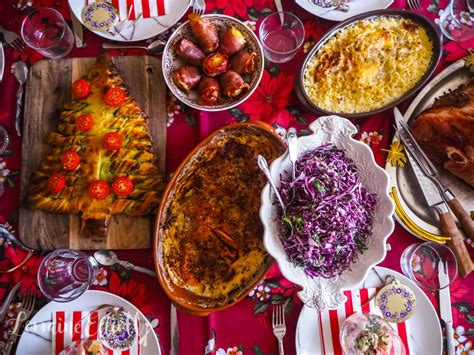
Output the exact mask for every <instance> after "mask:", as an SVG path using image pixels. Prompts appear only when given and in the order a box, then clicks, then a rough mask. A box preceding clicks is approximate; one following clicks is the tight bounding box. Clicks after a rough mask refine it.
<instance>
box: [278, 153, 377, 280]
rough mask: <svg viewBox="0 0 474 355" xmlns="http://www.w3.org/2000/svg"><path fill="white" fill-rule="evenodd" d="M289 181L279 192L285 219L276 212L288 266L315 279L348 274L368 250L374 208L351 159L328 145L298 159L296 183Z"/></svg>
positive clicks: (282, 183)
mask: <svg viewBox="0 0 474 355" xmlns="http://www.w3.org/2000/svg"><path fill="white" fill-rule="evenodd" d="M286 173H288V172H286ZM286 175H288V177H287V178H281V183H280V188H279V192H280V194H281V197H282V199H283V202H284V204H285V206H286V216H285V215H284V214H283V211H282V209H281V207H279V205H278V207H277V208H279V210H278V213H279V216H280V218H279V219H278V221H279V226H280V230H281V234H280V239H281V241H282V244H283V247H284V249H285V251H286V253H287V255H288V258H289V260H290V261H291V262H292V263H293V264H294V265H296V266H300V267H303V268H304V271H305V272H306V274H308V275H309V276H311V277H323V278H331V277H334V276H336V275H340V274H341V273H342V272H344V271H346V270H348V269H350V264H351V263H352V262H354V261H355V260H356V259H357V257H358V256H359V255H360V254H362V253H363V252H364V251H365V250H366V249H367V242H368V237H369V235H370V234H371V232H372V219H373V212H374V207H375V204H376V200H375V195H373V194H370V193H369V192H368V191H367V190H366V189H365V187H363V186H362V184H361V182H360V179H359V176H358V172H357V168H356V166H355V165H354V162H353V161H352V159H350V158H348V157H346V155H345V153H344V151H343V150H340V149H338V148H337V147H336V146H333V145H332V144H326V145H323V146H320V147H318V148H317V149H315V150H313V151H310V152H308V153H306V154H305V155H304V156H302V157H300V158H299V159H298V161H297V162H296V179H295V180H294V181H292V180H293V179H292V176H291V173H290V174H286ZM293 189H294V190H295V191H294V192H293ZM293 194H294V195H293Z"/></svg>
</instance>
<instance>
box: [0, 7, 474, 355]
mask: <svg viewBox="0 0 474 355" xmlns="http://www.w3.org/2000/svg"><path fill="white" fill-rule="evenodd" d="M14 1H15V0H6V1H5V0H4V1H1V2H0V24H1V25H3V26H4V27H5V28H7V29H9V30H13V31H15V32H17V33H19V27H20V24H21V22H22V19H23V17H24V15H25V11H20V10H17V9H16V2H14ZM446 2H447V1H443V0H439V1H438V0H431V1H427V0H424V1H422V4H423V9H422V10H420V12H421V13H423V14H425V15H427V16H429V17H430V18H431V19H433V20H435V19H436V18H437V13H438V11H439V7H440V6H441V8H443V7H444V6H445V5H446ZM206 5H207V10H206V12H207V13H209V12H219V13H225V14H226V15H230V16H234V17H236V18H239V19H242V20H244V21H247V24H248V25H249V26H250V27H252V28H253V29H254V30H255V29H256V28H258V26H259V23H260V21H261V20H262V19H263V18H264V16H265V14H267V13H268V12H270V11H274V10H275V5H274V3H273V0H233V1H231V0H207V1H206ZM36 6H50V7H55V8H57V9H59V10H60V11H61V13H62V14H63V15H64V17H65V18H66V19H68V20H69V19H70V14H69V10H68V7H67V1H66V0H35V1H34V3H33V7H36ZM283 7H284V9H285V10H286V11H292V12H294V13H296V14H297V15H298V16H299V17H300V18H301V19H302V20H303V22H304V26H305V30H306V40H305V43H304V46H303V47H302V48H301V50H300V51H299V53H298V54H297V56H296V57H295V58H294V60H292V61H291V62H289V63H285V64H281V65H277V64H270V65H269V66H268V67H267V68H266V70H265V72H264V75H263V79H262V81H261V83H260V86H259V88H258V89H257V90H256V92H255V93H254V94H253V95H252V96H251V98H249V99H248V100H247V101H246V102H245V103H244V104H242V105H240V106H239V107H238V109H234V110H231V111H229V112H224V113H218V114H216V113H205V112H197V111H194V110H191V109H189V108H186V107H185V106H184V105H183V104H180V103H179V102H178V101H176V98H174V97H172V96H169V97H168V110H167V111H168V132H167V134H168V140H167V152H168V155H167V161H166V166H167V172H168V173H171V172H172V171H173V170H174V169H175V167H176V166H177V165H178V164H179V162H180V161H181V159H183V157H184V156H185V155H186V154H187V153H188V152H189V151H190V150H191V149H192V148H193V147H194V146H195V145H196V144H197V143H198V142H199V141H200V140H202V139H203V138H204V137H206V136H207V135H208V134H209V133H210V132H212V131H213V130H215V129H216V128H219V127H221V126H223V125H226V124H230V123H233V122H239V121H246V120H263V121H266V122H268V123H270V124H272V125H273V126H274V127H275V128H276V129H277V130H278V131H280V132H281V133H282V134H283V133H284V132H285V130H286V129H287V128H288V127H289V126H295V127H297V128H298V130H299V131H300V132H302V131H303V133H304V130H305V129H306V128H307V126H308V123H311V122H312V121H313V120H314V119H316V116H315V115H314V114H311V113H308V112H305V111H304V110H303V109H302V108H301V105H300V104H299V102H298V101H297V99H296V97H295V95H294V92H293V82H294V80H295V76H296V75H297V72H298V70H299V67H300V64H301V62H302V61H303V59H304V56H305V53H307V52H308V50H309V49H310V48H311V46H312V44H314V43H315V41H317V40H318V38H319V37H321V35H322V34H323V33H324V32H325V31H326V30H327V29H328V28H330V27H331V26H332V25H334V23H332V22H330V21H326V20H322V19H319V18H317V17H315V16H313V15H311V14H309V13H307V12H305V11H304V10H302V9H300V8H299V7H298V6H297V5H296V4H294V2H293V1H291V0H283ZM391 7H392V8H399V9H400V8H401V9H405V8H407V4H406V1H405V0H395V1H394V3H393V4H392V5H391ZM85 41H86V42H87V47H86V48H83V49H77V48H74V49H73V50H72V52H71V53H70V55H69V56H70V57H83V56H97V55H98V54H99V53H100V51H101V45H102V43H103V41H104V40H103V39H102V38H101V37H98V36H96V35H94V34H93V33H91V32H89V31H85ZM470 47H471V43H469V42H464V43H455V42H447V43H445V45H444V56H443V59H442V61H441V63H440V67H439V68H438V70H440V69H441V68H442V67H445V66H446V65H449V64H450V62H452V61H454V60H456V59H458V58H460V57H462V56H464V55H466V54H467V52H468V48H470ZM111 54H112V55H145V54H146V53H145V52H144V51H141V50H128V51H125V50H124V51H119V50H115V51H111ZM39 59H41V56H40V55H39V54H37V53H36V52H34V51H31V50H28V51H27V52H25V53H20V52H15V51H12V50H11V49H7V50H6V66H5V68H6V73H5V76H4V78H3V81H2V82H1V83H0V124H2V125H4V126H5V127H7V128H8V131H9V133H10V137H11V139H12V143H11V145H10V147H9V151H10V153H11V154H9V155H7V156H5V157H3V164H5V163H6V166H4V169H9V176H8V177H7V180H8V181H7V183H8V184H7V187H6V191H5V194H4V195H3V196H2V197H0V223H3V224H8V225H9V226H11V228H13V229H14V230H15V229H16V221H17V212H18V206H19V178H18V175H15V174H17V173H18V172H19V170H20V168H21V166H20V162H21V159H20V157H21V154H22V152H21V141H20V139H19V138H18V137H17V136H16V134H15V130H14V117H15V92H16V89H17V86H18V84H17V82H16V80H15V78H14V77H13V75H11V74H10V72H9V68H10V66H11V64H12V63H13V62H15V61H18V60H23V61H25V62H27V63H29V64H33V63H34V62H36V61H37V60H39ZM406 105H407V103H405V105H402V108H403V107H405V108H406ZM24 120H28V117H24ZM354 123H356V124H357V125H358V126H359V135H358V137H359V138H360V139H361V140H363V141H364V142H365V143H367V144H368V145H370V147H371V148H372V150H373V152H374V154H375V157H376V160H377V163H378V164H380V165H381V166H384V164H385V159H386V155H387V152H386V151H385V150H384V149H387V148H388V147H389V145H390V142H391V139H392V136H393V129H392V124H393V115H392V112H391V111H388V112H385V113H381V114H378V115H374V116H371V117H367V118H364V119H360V120H357V121H354ZM24 154H27V152H25V153H24ZM3 172H6V171H5V170H4V171H3ZM415 242H419V240H418V239H416V238H415V237H413V236H412V235H410V234H409V233H408V232H406V231H405V230H404V229H403V228H402V227H401V226H399V225H397V226H396V228H395V231H394V233H393V235H392V236H391V237H390V238H389V243H390V245H391V247H392V250H391V251H390V252H389V253H388V255H387V258H386V259H385V261H384V262H382V263H381V265H382V266H386V267H389V268H392V269H394V270H397V271H400V262H399V259H400V255H401V253H402V251H403V250H404V248H405V247H406V246H408V245H410V244H411V243H415ZM1 244H2V243H0V245H1ZM469 248H470V249H471V251H472V248H471V247H470V246H469ZM118 255H119V257H120V258H123V259H125V260H130V261H131V262H134V263H136V264H139V265H142V266H146V267H149V268H152V267H153V261H152V251H151V250H134V251H118ZM23 257H24V251H22V250H21V249H19V248H13V247H11V246H9V245H8V244H7V243H3V245H2V249H1V252H0V270H2V269H3V270H5V269H8V268H10V267H11V266H12V265H16V264H18V263H19V262H20V261H21V260H23ZM40 260H41V256H40V255H39V254H37V255H35V256H34V257H33V258H32V259H30V260H29V261H28V263H27V264H26V265H25V266H24V267H22V268H20V269H18V270H16V271H15V272H13V273H8V274H0V300H1V299H3V297H4V295H5V292H6V290H7V289H8V288H9V287H11V285H12V284H13V283H14V282H15V281H17V280H19V279H21V280H22V281H23V283H22V288H21V291H22V293H24V292H25V291H26V289H27V288H33V289H36V278H35V275H36V270H37V268H38V264H39V262H40ZM96 284H97V285H95V286H94V287H95V288H97V289H105V290H108V291H109V292H112V293H115V294H117V295H120V296H122V297H124V298H126V299H128V300H129V301H131V302H132V303H133V304H135V305H136V306H138V307H139V308H140V309H141V310H142V311H143V313H144V314H145V315H146V316H147V317H149V319H150V320H156V321H155V322H153V323H154V324H155V325H156V328H155V331H156V332H157V334H158V336H159V339H160V345H161V348H162V350H163V353H164V354H167V353H169V351H170V302H169V300H168V298H167V297H166V296H165V294H164V293H163V291H162V290H161V288H160V286H159V284H158V282H157V281H155V280H151V279H150V278H149V277H148V276H144V275H141V274H138V273H135V272H132V273H130V272H128V271H126V270H124V269H122V268H120V267H113V268H102V269H101V272H100V274H99V277H98V279H97V281H96ZM473 284H474V276H473V275H471V276H469V277H468V278H466V279H464V280H459V279H458V280H457V281H456V282H455V284H454V285H453V286H452V287H451V294H452V302H453V316H454V324H455V327H456V330H455V338H456V346H457V354H467V353H469V354H471V353H474V351H470V349H471V348H472V341H473V340H474V308H473V307H474V292H473V291H474V286H472V285H473ZM297 291H298V287H297V286H295V285H293V284H292V283H291V282H289V281H287V280H285V279H284V278H283V277H282V276H281V274H280V272H279V270H278V267H277V265H276V264H275V265H274V267H273V268H272V269H271V271H270V272H269V273H268V274H267V276H266V277H265V279H264V281H262V283H261V284H260V285H258V286H257V287H256V289H255V290H253V291H252V292H250V293H249V296H248V297H247V298H246V299H244V300H243V301H241V302H240V303H238V304H237V305H235V306H233V307H231V308H229V309H227V310H224V311H221V312H217V313H214V314H212V315H210V316H208V317H193V316H189V315H186V314H183V313H180V312H178V313H179V314H178V321H179V331H180V338H179V339H180V341H179V347H180V353H181V354H202V353H203V352H204V353H214V352H216V353H217V354H226V353H227V354H234V353H239V352H244V351H245V352H247V353H252V352H253V353H254V354H269V353H274V354H275V353H277V351H278V350H277V349H278V348H277V342H276V339H275V338H274V336H273V334H272V329H271V305H272V304H278V303H287V304H288V312H287V315H286V320H287V329H288V331H287V334H286V336H285V340H284V341H285V349H286V352H287V353H288V354H292V353H295V329H296V323H297V319H298V315H299V313H300V310H301V307H302V304H301V301H299V299H298V297H297V296H296V293H297ZM430 297H431V298H432V299H433V302H434V303H435V304H436V302H437V301H436V297H433V295H430ZM44 302H45V300H44V299H43V300H41V301H40V302H38V304H37V305H38V307H39V306H41V305H42V304H43V303H44ZM471 304H472V305H473V306H471ZM13 316H14V308H12V311H11V312H10V314H9V315H8V317H7V319H6V320H5V324H4V326H8V325H9V324H11V322H12V319H11V318H12V317H13ZM2 336H3V338H5V337H6V336H7V334H6V332H4V334H3V335H2V334H0V338H1V337H2ZM426 341H429V339H426Z"/></svg>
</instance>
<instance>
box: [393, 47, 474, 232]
mask: <svg viewBox="0 0 474 355" xmlns="http://www.w3.org/2000/svg"><path fill="white" fill-rule="evenodd" d="M468 63H472V58H470V57H469V56H468V57H465V58H462V59H460V60H458V61H457V62H455V63H453V64H451V65H450V66H449V67H447V68H446V69H445V70H443V71H442V72H441V73H439V74H438V75H437V76H436V77H435V78H434V79H432V80H431V82H429V83H428V84H427V85H426V86H425V88H423V90H422V91H421V92H420V93H419V94H418V96H417V97H416V98H415V99H414V100H413V102H412V104H411V105H410V107H409V108H408V110H407V111H406V112H405V114H404V118H405V120H406V121H407V122H408V124H409V126H412V125H413V123H414V122H415V120H417V119H418V118H419V117H420V115H421V114H422V113H424V111H426V110H428V109H431V108H432V107H433V105H434V104H435V101H436V102H437V104H439V103H440V100H439V98H440V97H442V96H443V95H445V96H444V98H443V100H445V99H448V100H455V98H454V97H453V95H452V94H450V95H447V94H449V93H450V92H452V91H454V90H456V89H457V88H459V87H460V86H461V85H463V84H464V85H467V84H468V83H469V82H470V81H471V80H472V79H473V78H474V73H473V71H472V68H471V69H469V65H468ZM437 104H435V107H436V105H437ZM442 104H445V102H442ZM448 110H449V108H448ZM466 124H468V125H469V127H471V126H472V121H469V122H466ZM438 128H439V130H442V129H443V128H440V127H438ZM466 128H468V127H467V126H466ZM471 128H472V127H471ZM436 138H437V137H434V139H433V142H437V139H436ZM471 138H472V137H471ZM396 141H398V137H397V136H395V137H394V142H396ZM434 144H438V142H437V143H434ZM472 163H473V162H472V161H471V162H470V164H471V165H472ZM437 168H438V172H439V177H440V180H441V181H442V182H443V183H444V184H445V185H446V186H447V187H448V188H449V189H450V190H451V191H452V192H453V193H454V194H455V195H456V196H457V198H458V199H459V201H460V202H461V203H462V205H463V207H464V208H465V209H466V211H468V212H471V213H472V211H474V188H473V187H472V186H470V185H469V184H468V183H466V182H465V181H463V180H462V179H460V178H458V177H456V176H455V175H453V174H451V173H450V172H449V171H448V170H446V169H443V168H442V167H440V166H437ZM385 169H386V171H387V172H388V173H389V175H390V177H391V185H390V189H391V194H392V197H393V198H394V200H395V204H396V207H397V211H396V217H397V219H398V220H399V222H400V223H401V224H402V226H403V227H404V228H405V229H407V230H408V231H409V232H411V233H413V234H414V235H415V236H418V237H421V238H423V239H429V240H433V239H435V240H436V239H437V238H439V237H440V236H442V232H441V229H440V228H439V227H438V226H439V219H438V217H437V215H436V213H434V212H433V211H432V209H430V208H428V207H427V206H426V204H425V202H424V197H423V195H422V192H421V190H420V187H419V185H418V183H417V180H416V179H415V175H414V173H413V170H412V168H411V166H410V163H409V162H408V163H407V164H406V165H405V167H400V166H392V164H391V163H390V162H388V161H387V164H386V167H385ZM470 170H471V174H472V166H471V169H470Z"/></svg>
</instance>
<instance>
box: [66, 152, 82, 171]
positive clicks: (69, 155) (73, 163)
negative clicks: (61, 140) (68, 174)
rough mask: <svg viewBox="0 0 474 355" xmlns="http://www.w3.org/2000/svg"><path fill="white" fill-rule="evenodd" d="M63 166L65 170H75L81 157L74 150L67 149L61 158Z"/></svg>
mask: <svg viewBox="0 0 474 355" xmlns="http://www.w3.org/2000/svg"><path fill="white" fill-rule="evenodd" d="M61 163H62V165H63V168H64V169H66V170H75V169H76V168H77V167H78V166H79V164H80V163H81V157H80V156H79V154H77V153H76V152H73V151H72V150H69V151H67V152H65V153H64V154H63V157H62V158H61Z"/></svg>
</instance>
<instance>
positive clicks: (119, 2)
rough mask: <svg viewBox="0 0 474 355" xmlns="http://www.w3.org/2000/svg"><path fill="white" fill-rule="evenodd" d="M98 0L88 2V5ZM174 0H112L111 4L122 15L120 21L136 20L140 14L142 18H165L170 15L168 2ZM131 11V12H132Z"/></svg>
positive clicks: (88, 0) (87, 0)
mask: <svg viewBox="0 0 474 355" xmlns="http://www.w3.org/2000/svg"><path fill="white" fill-rule="evenodd" d="M95 1H96V0H86V2H87V5H89V4H91V3H93V2H95ZM169 1H173V0H112V1H111V3H112V5H114V7H115V8H116V9H117V10H118V12H119V14H120V21H125V20H127V16H128V13H129V12H130V16H128V20H136V19H137V18H138V16H140V14H141V15H142V16H141V18H149V17H156V16H164V15H167V14H168V13H169V11H168V9H169V6H168V2H169ZM130 9H131V10H130Z"/></svg>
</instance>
